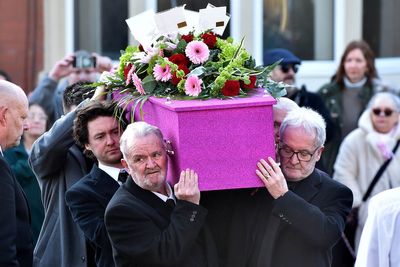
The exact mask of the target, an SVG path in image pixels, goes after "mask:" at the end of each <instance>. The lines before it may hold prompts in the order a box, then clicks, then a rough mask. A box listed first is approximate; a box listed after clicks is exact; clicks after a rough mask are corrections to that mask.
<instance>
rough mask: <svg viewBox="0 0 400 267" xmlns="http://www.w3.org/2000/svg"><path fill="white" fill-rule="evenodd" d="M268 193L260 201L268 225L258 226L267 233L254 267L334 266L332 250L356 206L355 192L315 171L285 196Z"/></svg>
mask: <svg viewBox="0 0 400 267" xmlns="http://www.w3.org/2000/svg"><path fill="white" fill-rule="evenodd" d="M260 193H262V192H260ZM267 194H268V192H266V194H263V195H265V197H262V195H260V196H261V198H260V199H259V204H260V205H259V207H258V209H259V210H258V213H259V215H260V217H259V220H260V222H264V223H265V222H268V223H267V224H266V225H262V224H261V225H259V227H258V229H260V227H261V228H264V229H265V231H264V235H263V236H260V237H262V238H261V239H260V240H258V241H257V242H256V243H258V244H260V246H259V254H258V256H257V258H258V259H257V263H254V265H253V266H274V267H275V266H277V267H279V266H282V267H283V266H299V267H301V266H304V267H313V266H315V267H324V266H331V261H332V247H333V246H334V245H335V244H336V242H337V241H338V240H339V239H340V237H341V233H342V231H343V230H344V226H345V219H346V216H347V215H348V213H349V212H350V210H351V206H352V203H353V195H352V192H351V190H350V189H349V188H347V187H346V186H344V185H342V184H340V183H338V182H336V181H334V180H332V179H331V178H330V177H329V176H328V175H327V174H326V173H324V172H322V171H319V170H318V169H315V170H314V172H313V173H312V174H311V175H310V176H309V177H307V178H306V179H304V180H302V181H300V182H297V183H295V185H294V188H293V189H291V190H290V191H289V192H287V193H286V194H285V195H284V196H283V197H280V198H278V199H276V200H273V199H272V197H270V195H269V194H268V195H267ZM256 240H257V239H256Z"/></svg>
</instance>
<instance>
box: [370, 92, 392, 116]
mask: <svg viewBox="0 0 400 267" xmlns="http://www.w3.org/2000/svg"><path fill="white" fill-rule="evenodd" d="M380 98H385V99H389V100H391V101H392V103H393V104H394V107H395V109H396V111H397V112H400V97H399V96H398V95H396V94H394V93H392V92H389V91H387V92H379V93H376V94H375V95H373V96H372V97H371V99H370V100H369V102H368V106H367V108H368V109H369V110H371V108H372V106H373V105H374V103H375V101H376V100H377V99H380Z"/></svg>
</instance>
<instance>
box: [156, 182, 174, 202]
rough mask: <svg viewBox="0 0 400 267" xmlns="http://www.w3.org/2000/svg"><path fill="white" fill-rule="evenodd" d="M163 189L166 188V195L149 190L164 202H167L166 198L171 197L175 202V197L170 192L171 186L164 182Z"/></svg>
mask: <svg viewBox="0 0 400 267" xmlns="http://www.w3.org/2000/svg"><path fill="white" fill-rule="evenodd" d="M165 189H166V190H167V194H168V196H165V195H163V194H160V193H158V192H154V191H151V192H153V193H154V194H155V195H156V196H158V197H159V198H161V199H162V201H164V202H167V200H168V199H172V200H173V201H174V202H175V203H176V199H175V196H174V193H173V192H172V188H171V186H170V185H169V183H165Z"/></svg>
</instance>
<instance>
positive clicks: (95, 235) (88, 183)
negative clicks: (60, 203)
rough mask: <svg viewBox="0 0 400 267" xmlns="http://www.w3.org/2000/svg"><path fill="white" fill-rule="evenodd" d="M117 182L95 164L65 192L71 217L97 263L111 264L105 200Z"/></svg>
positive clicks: (111, 256)
mask: <svg viewBox="0 0 400 267" xmlns="http://www.w3.org/2000/svg"><path fill="white" fill-rule="evenodd" d="M118 188H119V184H118V182H117V181H115V180H114V179H113V178H112V177H110V176H109V175H108V174H107V173H106V172H104V171H103V170H101V169H99V167H98V166H97V165H94V166H93V167H92V170H91V171H90V173H89V174H88V175H86V176H84V177H83V178H82V179H80V180H79V181H78V182H76V183H75V184H74V185H73V186H72V187H71V188H70V189H69V190H68V191H67V192H66V194H65V200H66V203H67V205H68V206H69V208H70V210H71V214H72V217H73V218H74V221H75V222H76V223H77V224H78V225H79V227H80V228H81V229H82V231H83V232H84V234H85V237H86V238H87V239H88V240H89V242H90V243H91V245H92V246H93V248H94V250H95V259H96V265H97V266H98V267H102V266H104V267H109V266H114V260H113V255H112V248H111V244H110V240H109V238H108V234H107V231H106V227H105V224H104V212H105V210H106V207H107V204H108V202H109V201H110V199H111V198H112V196H113V195H114V193H115V191H117V189H118Z"/></svg>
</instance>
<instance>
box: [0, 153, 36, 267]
mask: <svg viewBox="0 0 400 267" xmlns="http://www.w3.org/2000/svg"><path fill="white" fill-rule="evenodd" d="M32 251H33V243H32V232H31V228H30V214H29V207H28V203H27V201H26V198H25V195H24V193H23V191H22V188H21V186H20V185H19V184H18V181H17V180H16V179H15V176H14V174H13V173H12V172H11V169H10V167H9V165H8V163H7V162H6V160H5V159H4V157H3V156H2V155H0V266H7V267H12V266H21V267H30V266H32Z"/></svg>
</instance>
